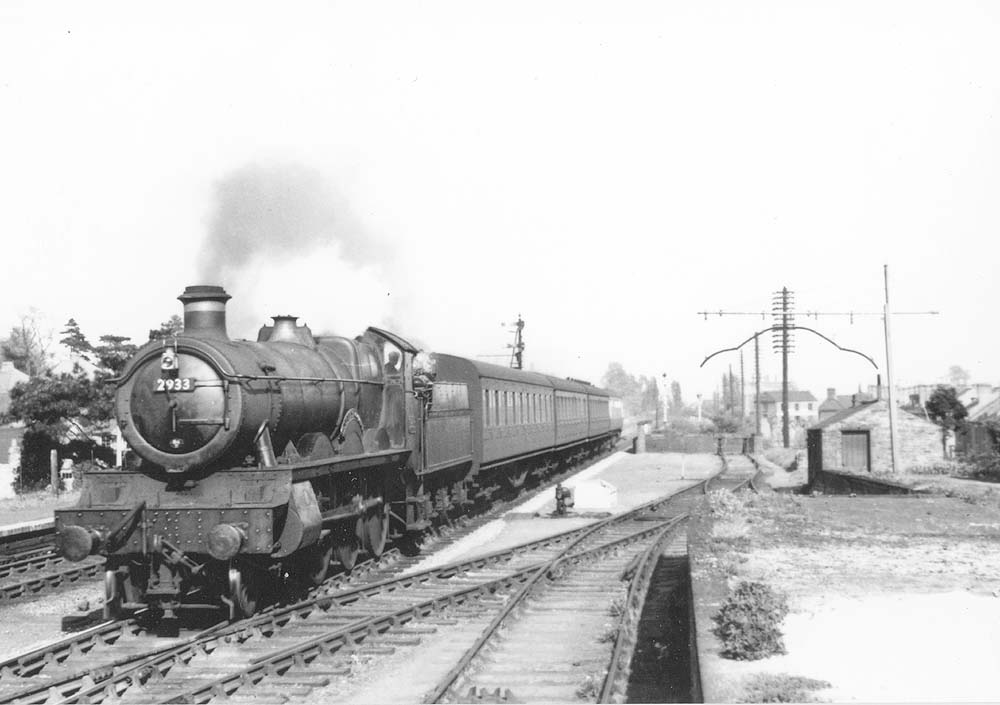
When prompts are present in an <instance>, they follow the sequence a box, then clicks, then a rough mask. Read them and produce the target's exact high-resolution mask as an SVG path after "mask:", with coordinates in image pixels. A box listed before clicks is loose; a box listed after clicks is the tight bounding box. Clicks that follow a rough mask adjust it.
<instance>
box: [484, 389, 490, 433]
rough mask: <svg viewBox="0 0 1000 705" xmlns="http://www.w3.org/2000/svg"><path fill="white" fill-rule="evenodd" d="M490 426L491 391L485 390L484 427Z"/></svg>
mask: <svg viewBox="0 0 1000 705" xmlns="http://www.w3.org/2000/svg"><path fill="white" fill-rule="evenodd" d="M489 425H490V390H488V389H486V388H483V426H489Z"/></svg>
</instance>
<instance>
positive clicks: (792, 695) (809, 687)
mask: <svg viewBox="0 0 1000 705" xmlns="http://www.w3.org/2000/svg"><path fill="white" fill-rule="evenodd" d="M829 687H830V684H829V683H828V682H827V681H821V680H816V679H815V678H805V677H803V676H790V675H788V674H787V673H758V674H756V675H754V676H751V677H750V678H749V679H747V682H746V683H745V684H744V686H743V688H744V690H743V697H742V698H741V700H742V702H745V703H809V702H816V699H815V698H814V697H813V691H815V690H822V689H823V688H829Z"/></svg>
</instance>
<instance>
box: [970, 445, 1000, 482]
mask: <svg viewBox="0 0 1000 705" xmlns="http://www.w3.org/2000/svg"><path fill="white" fill-rule="evenodd" d="M962 465H963V468H962V474H964V475H965V476H966V477H971V478H972V479H974V480H984V481H986V482H1000V453H997V452H996V451H993V452H991V453H974V454H972V455H969V456H968V457H966V458H965V459H964V462H963V463H962Z"/></svg>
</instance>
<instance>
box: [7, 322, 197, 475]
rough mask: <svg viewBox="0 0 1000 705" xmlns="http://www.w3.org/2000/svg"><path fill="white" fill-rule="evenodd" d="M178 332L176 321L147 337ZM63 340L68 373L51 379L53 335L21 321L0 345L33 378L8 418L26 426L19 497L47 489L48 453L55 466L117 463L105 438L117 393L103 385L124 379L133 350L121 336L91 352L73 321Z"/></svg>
mask: <svg viewBox="0 0 1000 705" xmlns="http://www.w3.org/2000/svg"><path fill="white" fill-rule="evenodd" d="M182 328H183V321H181V319H180V318H179V317H178V316H173V317H171V318H170V319H168V320H167V321H164V322H163V323H162V324H161V325H160V327H159V328H158V329H156V330H150V331H149V338H150V340H153V339H157V338H164V337H169V336H171V335H174V334H175V333H177V332H179V331H180V330H181V329H182ZM62 336H63V337H62V338H61V339H60V340H59V343H60V344H61V345H63V346H64V347H65V348H66V349H67V350H68V351H69V353H70V356H71V359H72V360H73V361H74V366H73V371H72V372H70V373H65V372H64V373H61V374H53V372H52V371H51V365H50V362H51V359H52V353H51V352H50V351H49V343H50V342H51V335H50V334H44V335H43V334H42V333H39V330H38V324H37V322H36V321H35V320H34V319H33V318H31V317H24V318H23V320H22V322H21V325H20V326H17V327H15V328H14V329H12V330H11V333H10V335H9V336H8V337H7V338H6V339H4V340H3V341H2V344H0V350H2V352H3V354H4V355H5V356H6V357H7V358H8V359H10V360H13V361H14V364H15V365H16V366H17V367H18V369H22V370H23V371H24V372H25V373H27V374H29V375H30V378H29V379H28V380H27V381H26V382H21V383H19V384H17V385H15V386H14V387H13V388H12V389H11V390H10V410H9V413H8V416H9V418H10V419H12V420H16V421H22V422H24V424H25V426H26V430H25V433H24V437H23V439H22V442H21V466H20V473H19V477H18V480H17V482H16V484H15V489H16V491H18V492H26V491H31V490H36V489H42V488H44V487H46V486H47V485H48V484H49V482H50V468H49V465H50V461H49V454H50V452H51V451H52V450H55V451H57V453H58V455H59V458H60V459H66V458H69V459H72V460H73V461H74V463H75V465H77V466H83V465H87V464H92V465H93V464H96V465H98V466H100V465H104V466H107V465H110V464H112V463H113V462H114V450H113V449H112V448H111V447H110V438H111V429H112V419H113V418H114V393H115V390H114V386H113V385H110V384H107V380H108V379H110V378H112V377H115V376H117V375H119V374H121V372H122V370H123V369H124V367H125V364H126V363H127V362H128V360H129V359H130V358H131V357H132V355H134V354H135V352H136V350H137V346H136V345H134V344H133V343H131V342H130V341H129V338H127V337H125V336H121V335H102V336H101V337H100V339H99V340H100V342H99V343H98V344H97V345H92V344H91V343H90V341H89V340H87V337H86V336H85V335H84V334H83V333H82V331H81V330H80V326H79V325H78V324H77V322H76V320H75V319H73V318H70V319H69V320H68V321H67V322H66V327H65V329H64V330H63V331H62ZM85 366H86V367H85ZM87 368H89V370H91V372H90V373H88V372H87Z"/></svg>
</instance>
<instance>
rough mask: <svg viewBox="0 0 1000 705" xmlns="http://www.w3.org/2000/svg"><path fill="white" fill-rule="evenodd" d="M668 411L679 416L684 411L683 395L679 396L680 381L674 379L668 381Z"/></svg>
mask: <svg viewBox="0 0 1000 705" xmlns="http://www.w3.org/2000/svg"><path fill="white" fill-rule="evenodd" d="M670 413H671V415H673V416H680V415H682V414H683V413H684V397H682V396H681V383H680V382H678V381H677V380H676V379H675V380H674V381H673V382H671V383H670Z"/></svg>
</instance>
